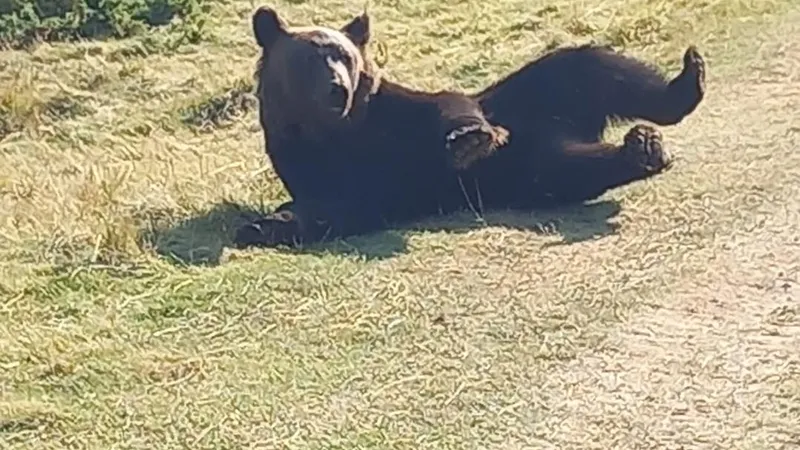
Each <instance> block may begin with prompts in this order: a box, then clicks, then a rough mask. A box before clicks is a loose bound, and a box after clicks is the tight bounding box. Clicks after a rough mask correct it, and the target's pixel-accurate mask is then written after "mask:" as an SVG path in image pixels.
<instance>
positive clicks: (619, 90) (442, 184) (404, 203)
mask: <svg viewBox="0 0 800 450" xmlns="http://www.w3.org/2000/svg"><path fill="white" fill-rule="evenodd" d="M252 25H253V32H254V35H255V39H256V41H257V43H258V45H259V46H260V47H261V48H262V56H261V58H260V61H259V66H258V70H257V75H256V76H257V79H258V98H259V104H260V109H259V111H260V120H261V124H262V128H263V130H264V137H265V141H266V152H267V154H268V155H269V158H270V160H271V161H272V164H273V167H274V168H275V170H276V172H277V174H278V176H279V178H280V179H281V181H282V182H283V183H284V185H285V187H286V189H287V191H288V192H289V194H290V195H291V197H292V200H291V201H289V202H287V203H285V204H283V205H281V206H280V207H279V208H278V209H277V210H276V211H275V212H273V213H272V214H269V215H267V216H266V217H263V218H261V219H259V220H257V221H254V222H252V223H249V224H247V225H245V226H244V227H242V228H240V229H239V230H238V231H237V234H236V238H235V243H236V245H237V246H239V247H244V246H249V245H260V246H274V245H280V244H288V245H292V244H297V243H302V242H305V243H310V242H317V241H320V240H322V239H323V238H326V237H328V238H335V237H344V236H349V235H354V234H362V233H368V232H373V231H377V230H379V229H383V228H387V227H390V226H394V225H401V224H403V223H407V222H410V221H414V220H417V219H421V218H423V217H425V216H429V215H433V214H437V213H448V212H454V211H457V210H460V209H464V208H466V207H468V206H469V205H474V204H477V203H478V202H480V203H481V204H482V206H483V207H484V208H514V209H520V208H537V207H547V206H555V205H560V204H564V203H572V202H580V201H584V200H590V199H593V198H595V197H597V196H599V195H601V194H602V193H604V192H605V191H607V190H608V189H611V188H614V187H617V186H620V185H623V184H626V183H630V182H633V181H635V180H640V179H643V178H646V177H650V176H653V175H655V174H657V173H659V172H661V171H663V170H664V169H665V168H667V167H669V166H670V158H669V156H668V154H667V152H666V151H665V149H664V148H663V145H662V141H661V136H660V134H659V133H658V132H657V131H656V130H655V129H654V128H652V127H650V126H646V125H636V126H635V127H633V128H632V129H631V130H630V131H629V132H628V134H627V135H626V136H625V139H624V142H623V143H622V144H621V145H613V144H610V143H605V142H602V141H601V140H600V139H601V136H602V133H603V131H604V129H605V127H606V124H607V122H608V120H609V119H619V120H626V119H636V118H642V119H646V120H649V121H652V122H654V123H657V124H661V125H668V124H675V123H678V122H679V121H681V120H682V119H683V117H685V116H686V115H688V114H690V113H691V112H692V111H693V110H694V109H695V108H696V107H697V105H698V104H699V103H700V101H701V100H702V98H703V95H704V79H705V78H704V77H705V64H704V62H703V59H702V57H701V56H700V54H699V53H698V52H697V50H696V49H695V48H694V47H690V48H689V49H688V50H687V51H686V53H685V56H684V68H683V71H682V72H681V73H680V74H679V75H678V76H677V77H676V78H674V79H672V80H667V79H665V78H664V77H663V76H662V75H661V74H660V73H659V72H658V71H656V70H655V69H653V68H651V67H649V66H648V65H646V64H644V63H643V62H640V61H638V60H635V59H632V58H629V57H626V56H623V55H621V54H619V53H617V52H615V51H613V50H612V49H610V48H606V47H600V46H592V45H586V46H580V47H574V48H562V49H558V50H555V51H553V52H550V53H549V54H547V55H545V56H543V57H540V58H538V59H536V60H534V61H532V62H530V63H528V64H527V65H525V66H523V67H522V68H520V69H519V70H518V71H516V72H514V73H512V74H510V75H509V76H507V77H504V78H503V79H501V80H499V81H498V82H496V83H493V84H491V85H490V86H488V87H487V88H485V89H484V90H482V91H481V92H478V93H476V94H473V95H467V94H464V93H459V92H453V91H438V92H425V91H421V90H415V89H411V88H408V87H405V86H403V85H402V84H400V83H396V82H393V81H390V80H387V79H383V78H382V77H381V76H380V74H379V72H378V70H377V69H376V67H375V66H374V65H373V64H372V62H371V59H370V57H369V55H368V54H367V45H368V43H369V40H370V19H369V16H368V15H367V14H366V13H364V14H362V15H360V16H358V17H355V18H354V19H352V20H351V21H350V22H349V23H347V24H346V25H345V26H343V27H341V28H340V29H338V30H336V29H332V28H327V27H320V26H314V27H289V26H287V25H286V23H285V22H284V21H283V20H282V19H281V18H280V17H279V16H278V14H277V13H276V12H275V11H274V10H273V9H270V8H266V7H261V8H259V9H258V10H257V11H256V12H255V14H254V15H253V21H252Z"/></svg>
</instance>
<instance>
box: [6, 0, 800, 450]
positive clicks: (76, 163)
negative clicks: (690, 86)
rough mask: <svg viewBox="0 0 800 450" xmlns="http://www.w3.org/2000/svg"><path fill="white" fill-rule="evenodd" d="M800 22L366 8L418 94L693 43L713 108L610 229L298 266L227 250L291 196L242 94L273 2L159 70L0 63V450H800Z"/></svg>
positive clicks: (425, 229) (491, 221)
mask: <svg viewBox="0 0 800 450" xmlns="http://www.w3.org/2000/svg"><path fill="white" fill-rule="evenodd" d="M792 3H793V2H790V1H788V0H784V1H778V0H763V1H757V0H752V1H750V0H703V1H688V0H673V1H655V0H633V1H623V0H609V1H603V2H597V1H571V2H567V1H555V2H545V1H541V0H525V1H522V0H499V1H495V2H481V1H477V0H463V1H460V2H453V3H447V2H435V1H430V0H415V1H413V2H386V1H374V0H373V1H371V2H370V11H371V12H372V14H373V16H374V18H375V34H376V38H377V39H378V40H380V41H381V42H383V43H384V44H386V47H387V49H388V53H389V61H388V67H387V69H388V71H389V73H390V75H391V76H392V77H395V78H402V79H405V80H407V81H408V83H410V84H412V85H415V86H418V87H427V88H438V87H460V88H463V89H468V90H471V89H475V88H478V87H479V86H481V85H483V84H485V83H487V82H488V81H490V80H492V79H494V78H496V77H498V76H501V75H502V74H504V73H507V72H508V71H510V70H512V69H513V68H514V67H516V66H518V65H519V64H521V63H522V62H524V61H525V60H527V59H529V58H531V57H532V56H533V55H535V54H537V53H538V52H539V51H541V50H542V49H544V48H546V47H549V46H552V45H555V44H557V43H560V42H564V43H568V42H576V41H585V40H589V39H597V40H604V41H607V42H611V43H613V44H615V45H618V46H625V47H626V49H627V51H629V52H631V53H633V54H635V55H637V56H641V57H643V58H646V59H648V60H651V61H654V62H657V63H659V64H660V65H662V67H664V68H665V69H674V68H675V64H676V63H677V62H678V60H679V58H680V56H681V53H682V50H683V49H684V48H685V47H686V46H687V45H689V44H697V45H698V46H699V47H700V48H701V50H702V51H703V52H704V54H705V55H707V59H708V62H709V77H710V79H709V94H708V97H707V101H706V102H705V103H704V104H703V105H701V107H700V108H699V109H698V110H697V112H696V113H695V114H694V115H693V116H691V117H690V118H688V119H687V120H686V121H685V122H684V123H683V124H681V125H680V126H678V127H674V128H670V129H665V130H664V132H665V138H666V140H667V145H670V146H672V147H673V150H674V153H676V154H677V155H678V157H679V160H678V162H677V164H676V166H675V168H674V169H673V170H671V171H669V172H668V173H666V174H664V175H663V176H660V177H658V178H656V179H654V180H651V181H648V182H643V183H638V184H635V185H632V186H628V187H625V188H623V189H619V190H616V191H614V192H613V193H611V194H610V195H607V196H605V197H604V198H603V199H601V200H600V201H598V202H595V203H594V204H592V205H589V206H581V207H574V208H567V209H565V210H564V211H560V212H556V213H548V214H530V215H513V216H512V215H508V214H500V213H494V214H489V215H488V216H487V217H486V218H485V219H486V222H487V224H476V223H474V220H472V218H471V217H470V216H469V215H466V214H465V215H464V216H463V217H457V218H441V219H436V220H431V221H430V222H429V223H427V224H424V225H425V226H420V227H418V229H416V230H414V231H395V232H386V233H381V234H379V235H376V236H368V237H360V238H354V239H350V240H348V241H347V242H343V243H337V244H333V245H328V246H325V247H323V248H319V249H315V250H314V251H308V252H304V253H299V252H298V253H288V252H281V251H275V250H263V251H257V250H252V251H245V252H231V251H230V250H227V249H224V247H225V244H226V243H227V242H228V240H229V237H230V229H231V228H230V227H231V226H232V225H233V224H234V223H235V222H236V217H237V216H238V213H237V212H236V210H237V209H242V210H247V209H248V208H258V207H260V205H261V204H264V205H265V206H268V205H275V204H277V203H278V202H279V201H280V200H281V199H283V198H284V197H285V194H284V192H283V190H282V188H281V187H280V185H279V184H278V183H277V182H276V179H275V176H274V174H273V172H272V171H271V169H270V167H269V165H268V163H267V162H266V158H265V156H264V155H263V148H262V145H263V141H262V136H261V133H260V130H259V129H258V127H257V120H256V118H255V115H254V114H253V112H252V110H251V109H249V108H248V106H249V104H250V103H249V101H250V100H249V99H248V97H247V95H246V94H244V93H245V92H246V90H247V87H248V86H249V84H248V83H249V82H250V75H251V73H252V70H253V63H254V58H255V56H256V48H255V45H254V43H253V41H252V38H251V36H250V28H249V17H250V14H251V12H252V11H253V9H254V8H255V6H256V4H251V3H250V2H244V1H233V0H228V1H219V2H215V3H213V11H212V14H211V16H212V19H210V20H211V30H212V32H213V36H212V40H211V41H207V42H204V43H201V44H197V45H187V46H184V47H180V48H178V49H177V50H175V51H171V52H166V51H159V49H158V48H155V49H151V50H155V51H153V52H152V53H148V52H147V51H146V49H144V48H143V47H142V46H141V44H140V43H139V42H138V41H136V40H131V41H116V42H106V43H97V42H87V43H82V44H71V45H68V44H54V45H52V46H50V45H45V46H41V47H39V48H37V49H36V50H34V51H32V52H23V51H13V52H12V51H9V52H3V53H2V54H0V114H2V116H0V136H1V137H0V261H2V262H0V444H2V445H0V448H4V449H5V448H31V449H42V450H44V449H50V448H90V449H108V448H142V449H145V448H147V449H150V448H193V449H197V448H297V449H306V448H376V449H377V448H380V449H386V448H398V449H399V448H404V449H405V448H408V449H412V448H413V449H417V448H436V449H441V448H505V449H509V448H558V449H566V448H598V449H599V448H602V449H606V448H680V446H683V448H742V449H744V448H747V449H755V448H769V449H779V448H786V449H789V448H797V446H800V425H798V424H800V357H799V356H798V348H800V296H798V289H800V286H798V277H799V276H800V242H798V236H800V202H799V201H798V199H800V154H798V151H797V148H798V135H800V133H799V131H800V130H799V129H798V124H800V112H799V111H800V74H798V70H799V69H800V63H798V61H800V45H799V44H797V43H798V42H800V30H798V24H800V15H798V11H797V8H796V6H793V5H792ZM274 5H275V6H277V7H278V8H280V10H281V11H282V12H284V14H285V15H286V17H287V18H288V19H289V20H290V21H292V22H295V23H308V22H316V23H326V24H339V23H344V21H345V20H346V19H347V18H348V17H349V16H351V15H354V14H357V13H358V12H359V8H360V5H356V4H353V3H352V2H344V1H326V2H297V1H291V2H290V1H285V2H276V3H275V4H274ZM184 117H185V118H187V119H186V120H185V121H184V120H182V118H184ZM226 202H227V203H226ZM537 229H538V231H532V230H537Z"/></svg>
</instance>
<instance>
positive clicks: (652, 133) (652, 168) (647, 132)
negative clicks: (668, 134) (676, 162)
mask: <svg viewBox="0 0 800 450" xmlns="http://www.w3.org/2000/svg"><path fill="white" fill-rule="evenodd" d="M624 142H625V145H624V148H623V154H624V155H625V157H626V159H628V160H629V161H632V162H634V164H636V166H637V167H639V168H641V169H644V170H645V172H647V173H652V174H655V173H658V172H661V171H663V170H665V169H668V168H669V167H670V166H672V161H673V159H672V155H671V154H670V152H669V151H667V149H666V148H665V147H664V143H663V137H662V135H661V132H659V131H658V130H656V129H655V128H653V127H651V126H648V125H636V126H634V127H633V128H631V130H630V131H628V133H627V134H626V135H625V141H624Z"/></svg>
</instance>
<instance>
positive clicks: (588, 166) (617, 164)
mask: <svg viewBox="0 0 800 450" xmlns="http://www.w3.org/2000/svg"><path fill="white" fill-rule="evenodd" d="M560 146H561V152H560V154H559V156H558V157H557V158H556V160H554V161H553V165H552V166H550V167H541V168H539V172H540V173H542V175H543V176H541V177H540V178H544V179H541V180H540V182H539V183H537V186H536V187H535V194H534V195H535V196H536V197H538V199H537V200H539V203H551V204H552V203H556V204H558V203H569V202H579V201H585V200H590V199H593V198H596V197H598V196H600V195H602V194H603V193H604V192H606V191H608V190H609V189H613V188H615V187H618V186H622V185H625V184H628V183H631V182H634V181H637V180H641V179H644V178H648V177H651V176H653V175H655V174H658V173H660V172H662V171H664V170H665V169H667V168H669V167H670V166H671V164H672V158H671V155H670V154H669V152H667V150H666V149H665V148H664V145H663V142H662V136H661V133H660V132H659V131H658V130H656V129H655V128H653V127H650V126H648V125H636V126H634V127H633V128H631V130H630V131H628V133H627V134H626V135H625V138H624V140H623V143H622V145H614V144H610V143H605V142H593V143H585V142H576V141H572V140H568V139H564V140H562V141H561V143H560Z"/></svg>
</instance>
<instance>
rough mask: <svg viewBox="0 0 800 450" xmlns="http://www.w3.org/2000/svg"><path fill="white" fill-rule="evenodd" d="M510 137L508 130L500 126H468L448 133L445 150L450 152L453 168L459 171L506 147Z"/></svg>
mask: <svg viewBox="0 0 800 450" xmlns="http://www.w3.org/2000/svg"><path fill="white" fill-rule="evenodd" d="M509 135H510V133H509V132H508V130H506V129H505V128H503V127H500V126H493V125H489V124H475V125H466V126H463V127H459V128H456V129H454V130H452V131H450V132H449V133H447V136H445V148H446V149H447V150H448V151H449V152H450V155H451V157H452V159H453V166H455V168H456V169H457V170H464V169H466V168H467V167H469V166H470V165H472V164H473V163H474V162H475V161H477V160H479V159H482V158H485V157H487V156H489V155H491V154H492V153H494V152H495V151H496V150H497V149H498V148H500V147H502V146H504V145H506V144H507V143H508V139H509Z"/></svg>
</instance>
